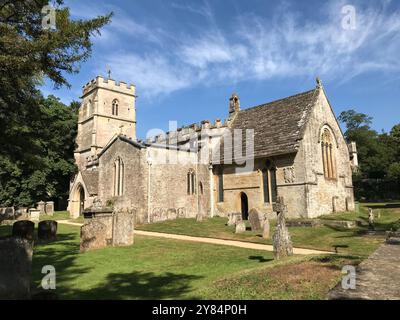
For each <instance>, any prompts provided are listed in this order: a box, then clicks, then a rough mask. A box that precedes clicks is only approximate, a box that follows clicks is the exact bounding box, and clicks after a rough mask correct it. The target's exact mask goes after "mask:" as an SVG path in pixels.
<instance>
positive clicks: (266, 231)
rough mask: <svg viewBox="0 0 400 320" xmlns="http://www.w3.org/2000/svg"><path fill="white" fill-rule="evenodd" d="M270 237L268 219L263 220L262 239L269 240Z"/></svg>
mask: <svg viewBox="0 0 400 320" xmlns="http://www.w3.org/2000/svg"><path fill="white" fill-rule="evenodd" d="M270 237H271V235H270V224H269V219H268V218H265V221H264V225H263V238H264V239H269V238H270Z"/></svg>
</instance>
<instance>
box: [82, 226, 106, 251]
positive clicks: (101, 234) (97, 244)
mask: <svg viewBox="0 0 400 320" xmlns="http://www.w3.org/2000/svg"><path fill="white" fill-rule="evenodd" d="M106 246H107V239H106V226H105V225H104V224H103V223H101V222H100V221H97V220H96V219H91V220H89V221H88V222H87V223H85V224H84V225H83V226H82V227H81V243H80V250H81V251H82V252H85V251H89V250H94V249H100V248H104V247H106Z"/></svg>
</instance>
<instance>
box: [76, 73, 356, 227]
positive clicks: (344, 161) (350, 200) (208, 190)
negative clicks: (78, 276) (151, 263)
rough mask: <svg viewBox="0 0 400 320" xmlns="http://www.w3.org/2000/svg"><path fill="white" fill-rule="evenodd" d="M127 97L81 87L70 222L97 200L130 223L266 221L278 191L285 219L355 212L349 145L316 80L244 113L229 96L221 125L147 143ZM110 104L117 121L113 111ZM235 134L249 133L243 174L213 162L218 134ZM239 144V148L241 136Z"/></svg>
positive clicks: (99, 82)
mask: <svg viewBox="0 0 400 320" xmlns="http://www.w3.org/2000/svg"><path fill="white" fill-rule="evenodd" d="M135 98H136V93H135V88H134V86H127V85H125V84H124V83H121V84H117V83H116V82H115V81H113V80H107V79H103V78H102V77H97V78H96V79H95V80H92V81H91V82H90V83H88V84H87V85H86V86H85V87H84V93H83V100H82V106H81V109H80V115H79V124H78V137H77V145H78V148H77V150H76V154H75V157H76V162H77V164H78V167H79V173H78V174H77V175H76V177H75V178H74V180H73V182H72V184H71V189H70V190H71V191H70V199H69V210H70V212H71V215H72V216H74V217H77V216H78V215H79V214H81V213H82V212H83V210H84V209H86V208H89V207H90V206H91V205H92V204H93V200H94V199H96V197H97V198H99V199H101V201H102V202H103V203H110V204H111V205H112V207H113V208H114V209H115V210H117V211H124V210H131V211H132V212H133V213H134V220H135V221H134V222H135V223H154V222H160V221H165V220H172V219H176V218H196V217H202V218H203V217H209V216H211V217H212V216H215V215H219V216H228V214H230V213H232V212H240V213H241V214H242V215H243V217H245V218H246V217H247V216H248V214H249V212H250V211H251V210H252V209H253V210H257V211H258V212H259V214H260V216H261V217H267V218H274V213H273V204H274V203H275V201H276V198H277V196H278V195H279V196H282V197H284V198H285V201H286V204H287V207H288V212H287V217H288V218H299V217H302V218H315V217H318V216H320V215H323V214H329V213H333V212H342V211H353V210H354V196H353V188H352V162H351V161H350V156H349V149H348V146H347V143H346V141H345V140H344V137H343V134H342V132H341V129H340V127H339V125H338V122H337V120H336V118H335V115H334V113H333V111H332V108H331V106H330V104H329V101H328V99H327V97H326V95H325V91H324V89H323V87H322V86H321V85H320V83H319V84H318V86H317V88H315V89H314V90H310V91H308V92H304V93H301V94H298V95H294V96H291V97H288V98H285V99H281V100H278V101H274V102H271V103H268V104H265V105H261V106H257V107H254V108H248V109H244V110H241V109H240V103H239V97H238V96H237V95H233V96H232V97H231V101H230V106H231V107H230V110H231V111H230V113H229V117H228V118H227V119H226V120H225V121H224V122H223V121H221V120H218V121H216V122H215V124H211V123H210V122H209V121H203V122H202V123H201V124H193V125H191V126H187V127H183V128H179V129H177V130H176V131H171V132H168V133H165V134H161V135H158V136H156V137H153V138H149V139H147V140H146V141H140V140H138V139H137V138H136V115H135ZM115 99H116V100H118V102H119V105H118V108H119V109H118V110H119V111H118V115H115V114H113V110H114V109H113V108H114V104H113V103H114V100H115ZM233 106H234V107H233ZM238 129H241V130H243V131H244V132H245V131H246V130H253V131H254V133H255V134H254V157H249V158H251V159H252V161H254V163H253V165H251V166H249V167H246V169H243V168H242V167H241V166H240V165H239V164H238V163H235V162H233V163H229V161H228V162H225V161H222V162H221V157H219V158H215V157H214V154H215V153H217V154H218V155H219V156H222V155H223V152H225V149H224V148H223V147H226V146H228V147H229V144H228V143H227V142H226V141H227V140H226V141H225V139H226V137H227V136H228V135H229V134H231V133H232V131H234V130H238ZM326 133H328V134H329V135H330V136H331V138H332V139H331V140H332V141H331V145H330V147H331V151H330V152H331V154H330V155H332V161H331V162H330V165H331V171H332V170H334V173H332V172H330V176H327V174H326V170H327V169H326V167H325V166H324V161H325V160H324V154H325V153H323V151H322V150H323V148H321V145H323V144H322V143H323V140H322V139H323V137H325V135H326ZM193 137H194V138H195V141H192V138H193ZM242 138H243V137H242ZM231 147H232V149H234V150H236V149H237V147H235V146H231ZM240 147H242V151H243V150H244V149H245V147H247V140H246V139H242V145H241V146H240ZM235 148H236V149H235ZM216 150H219V151H221V150H222V152H216ZM355 150H356V148H355V146H353V147H352V149H351V152H352V159H354V156H356V153H354V152H355ZM235 152H236V151H235ZM210 156H211V157H210ZM222 158H223V157H222ZM223 159H224V158H223ZM217 160H218V161H217ZM117 162H118V166H119V167H118V168H119V169H118V171H116V170H117V169H116V163H117ZM353 162H354V161H353ZM121 164H122V168H123V169H121ZM353 166H354V163H353ZM120 170H123V171H120ZM116 172H118V174H117V173H116ZM121 172H122V173H121ZM120 176H123V181H122V180H121V179H119V177H120ZM220 179H222V180H223V185H222V187H221V186H220V184H219V181H220ZM117 180H118V183H117V184H116V181H117ZM222 180H221V181H222ZM117 189H118V192H116V190H117ZM221 192H223V197H222V196H220V193H221ZM221 198H223V199H221Z"/></svg>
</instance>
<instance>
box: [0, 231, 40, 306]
mask: <svg viewBox="0 0 400 320" xmlns="http://www.w3.org/2000/svg"><path fill="white" fill-rule="evenodd" d="M32 253H33V241H30V240H26V239H22V238H19V237H7V238H0V300H3V299H7V300H11V299H21V300H22V299H30V285H31V281H30V280H31V269H32Z"/></svg>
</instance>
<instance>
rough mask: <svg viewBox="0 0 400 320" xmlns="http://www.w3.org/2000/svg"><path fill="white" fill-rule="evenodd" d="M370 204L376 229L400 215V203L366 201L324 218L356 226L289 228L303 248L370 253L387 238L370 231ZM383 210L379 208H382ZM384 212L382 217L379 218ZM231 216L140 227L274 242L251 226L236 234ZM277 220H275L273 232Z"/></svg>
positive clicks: (231, 238) (346, 253)
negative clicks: (357, 224)
mask: <svg viewBox="0 0 400 320" xmlns="http://www.w3.org/2000/svg"><path fill="white" fill-rule="evenodd" d="M368 207H372V208H374V214H375V225H376V229H377V230H380V231H383V230H390V229H391V227H392V226H393V225H394V223H395V222H396V221H398V220H399V219H400V204H398V207H399V208H397V203H391V204H385V203H384V204H377V203H375V204H363V205H362V206H361V208H360V212H359V213H353V212H349V213H340V214H333V215H329V216H323V217H321V219H322V220H324V219H329V220H351V221H355V220H361V221H364V222H365V223H364V226H360V227H357V228H355V229H344V228H339V227H331V226H319V227H312V228H311V227H290V228H289V232H290V234H291V237H292V241H293V245H294V246H296V247H299V248H309V249H318V250H327V251H333V252H337V253H339V254H344V255H355V256H360V257H366V256H368V255H370V254H371V253H372V252H373V251H374V250H375V249H376V248H377V247H378V246H379V245H380V244H381V243H382V242H383V241H384V235H382V234H381V235H367V234H365V232H366V231H367V230H368V225H367V221H368V213H367V212H368ZM378 210H379V211H378ZM378 213H380V218H378ZM226 222H227V219H226V218H222V217H215V218H211V219H205V220H203V221H202V222H196V221H195V219H177V220H171V221H165V222H160V223H155V224H146V225H140V226H138V227H137V228H138V229H140V230H147V231H154V232H164V233H175V234H183V235H190V236H198V237H210V238H219V239H227V240H240V241H249V242H255V243H265V244H271V243H272V242H271V240H265V239H263V238H262V236H261V233H260V232H253V231H250V230H247V231H246V232H245V233H242V234H235V233H234V227H232V226H231V227H229V226H227V225H226ZM274 227H275V222H274V221H271V232H273V229H274ZM248 229H249V228H248Z"/></svg>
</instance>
